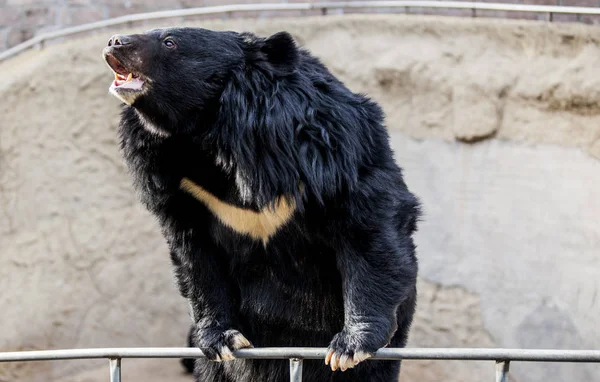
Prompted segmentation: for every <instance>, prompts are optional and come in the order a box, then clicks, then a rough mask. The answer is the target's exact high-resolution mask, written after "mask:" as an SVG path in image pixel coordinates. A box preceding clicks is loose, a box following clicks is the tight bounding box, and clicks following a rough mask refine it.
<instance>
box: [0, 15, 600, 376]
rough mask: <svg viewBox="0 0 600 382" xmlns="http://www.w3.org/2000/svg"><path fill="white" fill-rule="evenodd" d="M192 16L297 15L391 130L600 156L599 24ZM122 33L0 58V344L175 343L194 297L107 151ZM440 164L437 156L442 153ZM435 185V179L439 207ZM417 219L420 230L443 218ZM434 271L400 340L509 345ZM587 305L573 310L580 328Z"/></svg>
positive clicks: (426, 365) (413, 365) (482, 369)
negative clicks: (178, 283)
mask: <svg viewBox="0 0 600 382" xmlns="http://www.w3.org/2000/svg"><path fill="white" fill-rule="evenodd" d="M164 24H165V23H163V24H158V25H157V26H160V25H164ZM193 25H196V26H202V27H206V28H213V29H233V30H238V31H241V30H251V31H254V32H256V33H258V34H261V35H266V34H269V33H274V32H276V31H279V30H283V29H285V30H288V31H290V32H291V33H292V34H293V35H294V36H295V37H296V38H297V39H298V41H299V42H300V43H301V44H302V45H305V46H306V47H307V48H309V49H310V50H311V51H312V52H313V53H314V54H316V55H317V56H319V57H320V58H322V59H323V61H324V62H325V63H326V64H327V65H328V66H329V67H330V68H331V70H332V71H333V72H334V73H335V74H336V75H338V76H339V77H340V78H341V79H342V80H343V81H344V82H345V83H346V84H347V85H348V86H349V87H350V88H352V89H353V90H355V91H360V92H366V93H368V94H369V95H370V96H372V97H373V98H374V99H376V100H377V101H378V102H380V103H381V104H382V106H383V107H384V109H385V111H386V113H387V124H388V126H389V128H390V131H392V132H393V133H394V134H401V135H402V136H403V137H407V138H410V139H414V140H417V141H429V140H435V141H442V142H445V144H447V145H448V146H449V147H455V145H457V144H460V143H457V142H474V141H485V140H498V141H502V142H511V144H512V143H518V144H522V145H525V146H532V147H535V146H537V145H548V144H551V145H557V146H560V147H564V148H567V149H572V150H576V151H578V152H583V153H585V155H586V156H589V158H590V159H591V158H600V49H598V48H599V45H600V28H596V27H590V26H584V25H576V24H573V25H571V24H547V23H542V22H539V23H538V22H526V21H503V20H482V19H478V20H471V19H454V18H436V17H420V16H403V15H387V16H386V15H369V16H366V15H364V16H363V15H353V16H343V17H338V16H330V17H312V18H301V19H295V18H286V19H273V20H259V21H253V20H230V21H227V22H225V21H198V22H196V23H193ZM149 27H150V25H148V26H145V27H144V28H138V29H136V31H140V30H145V29H148V28H149ZM117 32H127V31H126V30H121V29H114V30H111V31H107V32H102V33H98V34H97V35H95V36H92V37H88V38H83V39H77V40H73V41H69V42H68V43H65V44H56V45H53V46H51V47H49V48H47V49H44V50H42V51H31V52H28V53H26V54H24V55H22V56H19V57H17V58H15V59H12V60H10V61H7V62H4V63H1V64H0V73H3V75H2V78H1V79H0V99H1V100H2V102H1V103H0V210H1V212H0V214H2V216H3V218H2V219H0V242H1V243H2V245H1V249H0V263H1V264H2V266H0V290H2V291H3V293H2V294H1V295H0V310H1V311H2V314H1V316H2V318H1V321H2V333H3V335H2V336H0V350H20V349H53V348H84V347H117V346H135V347H138V346H181V345H183V344H184V343H185V342H184V339H185V332H186V329H187V321H188V318H187V313H186V309H187V306H186V303H185V302H184V301H183V300H182V299H181V298H180V297H179V296H178V294H177V292H176V290H175V287H174V284H173V281H172V276H171V268H170V264H169V262H168V256H167V255H166V246H165V244H164V243H163V241H162V239H161V237H160V235H159V231H158V228H157V225H156V223H155V221H154V220H153V218H152V217H151V216H149V214H148V213H147V212H146V211H144V210H143V209H142V208H141V206H140V205H139V203H138V202H137V199H136V197H135V195H134V194H133V191H132V189H131V186H130V180H129V178H128V175H127V173H126V172H125V170H124V165H123V163H122V161H121V159H120V155H119V153H118V150H117V137H116V134H115V131H116V127H117V121H118V109H119V108H118V102H117V101H116V100H115V99H114V97H111V96H109V95H108V94H107V90H108V86H109V84H110V81H111V74H110V72H109V70H108V69H107V67H106V66H105V64H104V63H103V61H102V59H101V50H102V48H103V46H104V45H105V43H106V41H107V39H108V37H109V36H110V35H112V34H113V33H117ZM436 147H437V146H436ZM398 148H399V149H400V148H401V146H399V147H398ZM401 154H402V153H401ZM431 155H433V153H432V154H431ZM582 160H584V159H582ZM436 163H438V164H439V165H440V166H441V167H440V169H441V168H442V167H443V158H441V159H440V160H439V161H438V162H436ZM441 171H442V170H440V172H441ZM532 171H533V170H532ZM430 188H431V187H430ZM442 198H444V192H443V190H440V191H439V196H438V199H433V200H432V201H431V203H430V204H429V205H430V206H432V207H431V208H432V210H433V212H435V208H436V203H437V202H438V201H440V203H442V202H443V201H442ZM590 200H592V199H590ZM459 202H461V201H459ZM581 208H582V209H584V207H581ZM590 221H591V220H590ZM423 235H424V236H423V239H422V240H423V241H424V242H427V241H429V240H430V239H431V240H434V238H435V237H437V235H438V233H437V232H434V231H433V230H432V231H427V230H425V231H424V233H423ZM589 240H592V239H589ZM589 240H588V241H589ZM448 251H449V252H451V251H452V248H450V249H448ZM427 261H428V260H427V259H426V258H424V260H423V263H424V264H425V265H427V264H428V263H427ZM595 266H596V265H594V267H595ZM594 267H591V266H590V268H589V269H596V268H594ZM430 269H433V266H432V267H427V266H426V267H424V273H422V276H423V279H422V280H420V287H419V311H418V314H417V317H416V318H415V324H414V328H413V331H412V334H411V341H410V343H411V346H435V347H444V346H454V347H456V346H463V347H464V346H471V347H485V346H496V345H503V346H505V345H506V343H504V342H500V341H499V340H498V338H500V337H502V336H499V335H498V333H499V331H495V329H494V330H492V329H490V327H491V326H488V325H486V322H487V323H490V322H494V321H493V318H489V317H490V316H492V314H489V313H486V312H484V313H485V314H483V313H482V308H481V299H480V297H479V294H478V293H479V291H478V290H472V289H468V288H463V287H460V286H457V285H455V284H443V285H442V284H440V283H437V282H432V281H426V280H436V277H438V275H439V273H436V272H433V271H431V272H429V270H430ZM477 272H480V271H477ZM474 274H475V273H474ZM498 289H500V288H498ZM520 293H521V294H523V295H527V291H520V292H519V293H517V294H516V295H519V294H520ZM578 293H579V292H578ZM582 293H587V292H582ZM590 293H591V292H590ZM578 296H579V294H578ZM517 308H518V309H521V307H520V306H519V307H517ZM586 309H587V308H586ZM595 309H596V308H593V309H592V308H589V310H585V312H584V313H581V312H580V313H581V314H582V316H580V317H579V318H578V319H577V320H576V324H577V325H580V326H581V328H587V329H586V330H588V329H589V328H588V326H589V324H588V323H589V322H592V321H590V320H587V319H586V317H588V316H587V315H588V314H589V315H590V317H591V316H593V315H592V314H591V313H593V312H595V311H596V310H595ZM522 310H523V311H524V308H523V309H522ZM484 316H485V317H488V318H485V317H484ZM486 320H487V321H486ZM511 325H512V324H511ZM573 325H575V324H573ZM586 325H587V326H586ZM578 328H579V326H578ZM589 330H596V329H589ZM589 330H588V332H589ZM581 331H582V333H586V332H585V330H583V329H581ZM590 333H591V332H590ZM596 337H597V338H598V340H600V333H597V332H593V335H591V334H590V335H587V336H586V335H582V338H584V339H587V338H596ZM511 338H512V337H511ZM107 373H108V366H107V362H104V361H89V362H88V361H85V362H83V361H72V362H71V361H69V362H63V363H60V362H55V363H29V364H0V382H8V381H11V382H17V381H23V382H25V381H27V382H38V381H39V382H42V381H43V382H47V381H54V380H57V381H58V380H61V381H66V382H96V381H105V380H107ZM123 373H124V379H123V380H124V381H127V382H142V381H144V382H152V381H173V382H179V381H182V382H183V381H187V380H190V378H189V376H186V375H184V374H182V370H181V367H180V366H179V363H178V361H177V360H125V361H124V363H123ZM403 375H404V377H403V380H406V381H421V382H428V381H431V382H433V381H449V382H454V381H455V382H459V381H460V382H462V381H476V380H485V379H490V377H491V376H492V375H493V366H491V365H490V364H489V363H469V364H465V363H449V362H416V361H413V362H406V363H405V365H404V374H403ZM529 380H530V381H534V380H535V379H534V378H532V379H529ZM540 380H542V379H540Z"/></svg>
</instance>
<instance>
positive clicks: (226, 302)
mask: <svg viewBox="0 0 600 382" xmlns="http://www.w3.org/2000/svg"><path fill="white" fill-rule="evenodd" d="M183 244H184V245H180V246H177V248H175V249H174V250H172V252H171V259H172V262H173V265H174V267H175V276H176V279H177V283H178V286H179V289H180V292H181V294H182V295H183V296H184V297H185V298H187V299H188V302H189V304H190V315H191V316H192V320H193V322H194V325H195V329H196V330H195V333H194V340H195V341H194V342H195V344H196V346H198V347H199V348H200V349H201V350H202V352H203V353H204V355H205V356H206V358H207V359H209V360H211V361H219V362H220V361H227V360H232V359H234V356H233V352H234V351H235V350H238V349H242V348H247V347H252V345H251V343H250V341H248V340H247V339H246V337H244V336H243V335H242V334H241V333H240V332H238V331H237V330H235V329H233V324H234V322H233V321H234V317H233V307H232V298H231V297H230V295H229V287H228V285H227V282H226V281H225V280H226V278H225V277H223V275H222V272H221V270H220V269H219V266H218V264H217V262H216V260H215V254H216V251H214V252H213V251H211V250H210V248H202V247H201V246H200V245H198V243H197V242H195V241H188V242H186V243H183Z"/></svg>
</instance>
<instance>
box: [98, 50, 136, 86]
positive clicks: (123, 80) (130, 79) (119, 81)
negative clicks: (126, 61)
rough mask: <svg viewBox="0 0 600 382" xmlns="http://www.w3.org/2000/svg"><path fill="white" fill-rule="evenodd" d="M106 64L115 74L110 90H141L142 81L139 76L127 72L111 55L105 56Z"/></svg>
mask: <svg viewBox="0 0 600 382" xmlns="http://www.w3.org/2000/svg"><path fill="white" fill-rule="evenodd" d="M106 63H107V64H108V66H110V68H111V69H112V70H113V72H114V73H115V79H114V81H113V83H112V84H111V86H110V87H111V89H114V90H124V89H129V90H134V91H136V90H142V88H143V87H144V80H143V79H142V78H141V77H140V75H139V74H137V73H133V72H131V71H129V70H128V69H127V68H125V66H123V64H122V63H121V62H120V61H119V60H118V59H117V58H115V56H113V55H112V54H108V55H106Z"/></svg>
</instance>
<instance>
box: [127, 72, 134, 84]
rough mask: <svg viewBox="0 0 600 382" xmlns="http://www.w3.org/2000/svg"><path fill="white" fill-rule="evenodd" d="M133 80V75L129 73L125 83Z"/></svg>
mask: <svg viewBox="0 0 600 382" xmlns="http://www.w3.org/2000/svg"><path fill="white" fill-rule="evenodd" d="M132 78H133V74H131V73H129V75H128V76H127V79H126V80H125V82H129V81H131V79H132Z"/></svg>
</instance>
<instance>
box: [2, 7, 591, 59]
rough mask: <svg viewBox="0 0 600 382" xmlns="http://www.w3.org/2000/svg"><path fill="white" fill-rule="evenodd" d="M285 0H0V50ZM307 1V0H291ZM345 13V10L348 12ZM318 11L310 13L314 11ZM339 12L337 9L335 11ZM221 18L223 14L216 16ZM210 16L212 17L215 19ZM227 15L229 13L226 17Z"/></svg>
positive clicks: (574, 18)
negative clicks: (103, 24) (99, 27)
mask: <svg viewBox="0 0 600 382" xmlns="http://www.w3.org/2000/svg"><path fill="white" fill-rule="evenodd" d="M277 2H287V0H178V1H163V0H0V51H2V50H5V49H7V48H10V47H11V46H14V45H17V44H19V43H21V42H23V41H25V40H28V39H30V38H32V37H33V36H35V35H36V34H38V33H42V32H47V31H52V30H57V29H61V28H65V27H68V26H74V25H79V24H85V23H90V22H94V21H98V20H103V19H107V18H112V17H117V16H123V15H126V14H131V13H140V12H152V11H159V10H165V9H177V8H193V7H202V6H211V5H223V4H239V3H277ZM293 2H310V0H293ZM490 2H500V3H504V2H506V3H519V4H549V5H565V6H582V7H597V6H600V0H490ZM382 11H383V12H401V13H402V12H405V10H404V9H395V10H391V9H390V10H360V11H350V12H354V13H356V12H359V13H364V12H382ZM347 12H348V11H347ZM409 12H410V13H415V14H433V15H447V16H466V17H471V16H472V13H471V11H470V10H456V9H438V10H436V9H419V8H412V9H411V10H410V11H409ZM316 13H318V12H312V14H316ZM337 13H340V12H337ZM306 14H310V13H309V12H300V11H298V12H272V11H271V12H260V13H246V14H233V15H231V16H232V17H240V16H244V17H248V16H250V17H258V18H265V17H274V16H290V15H292V16H294V15H295V16H298V15H306ZM477 15H478V16H479V17H497V18H520V19H539V20H545V19H546V17H547V16H546V15H543V14H532V13H525V12H503V11H478V12H477ZM215 17H216V18H220V17H222V16H215ZM215 17H213V18H215ZM227 17H229V16H227ZM554 20H555V21H559V22H560V21H569V22H583V23H588V24H595V23H598V22H600V17H598V16H593V15H591V16H590V15H587V16H586V15H555V17H554Z"/></svg>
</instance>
